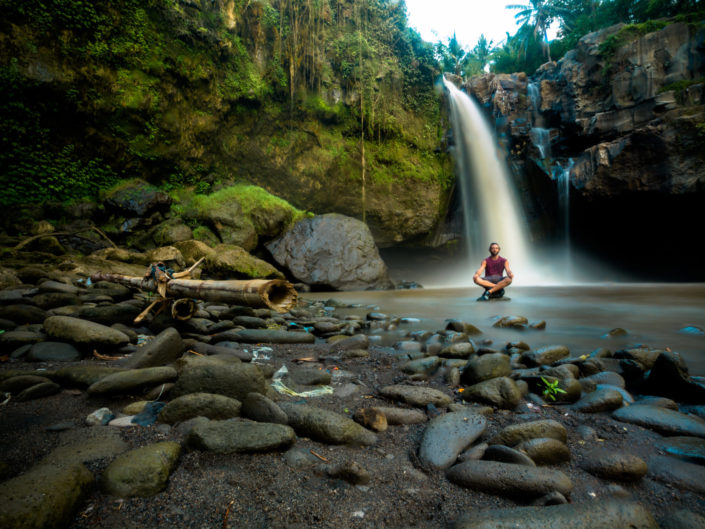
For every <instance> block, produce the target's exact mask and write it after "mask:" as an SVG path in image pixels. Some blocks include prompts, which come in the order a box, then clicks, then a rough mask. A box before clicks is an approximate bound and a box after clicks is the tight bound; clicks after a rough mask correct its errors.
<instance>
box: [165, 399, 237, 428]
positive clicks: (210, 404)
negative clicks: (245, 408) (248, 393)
mask: <svg viewBox="0 0 705 529" xmlns="http://www.w3.org/2000/svg"><path fill="white" fill-rule="evenodd" d="M241 407H242V404H241V403H240V401H239V400H235V399H231V398H230V397H225V396H223V395H214V394H212V393H190V394H188V395H183V396H181V397H177V398H175V399H174V400H172V401H171V402H169V403H168V404H167V405H166V406H164V408H163V409H162V410H161V412H160V413H159V417H158V419H159V421H160V422H163V423H166V424H174V423H177V422H182V421H186V420H188V419H192V418H194V417H207V418H208V419H230V418H232V417H239V416H240V409H241Z"/></svg>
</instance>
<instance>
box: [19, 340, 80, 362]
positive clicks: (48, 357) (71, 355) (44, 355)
mask: <svg viewBox="0 0 705 529" xmlns="http://www.w3.org/2000/svg"><path fill="white" fill-rule="evenodd" d="M82 356H83V355H81V353H80V352H79V351H78V349H76V348H75V347H74V346H73V345H71V344H68V343H62V342H41V343H35V344H34V345H33V346H32V347H31V348H30V349H29V351H27V355H26V356H25V359H26V360H27V361H29V362H76V361H77V360H80V359H81V358H82Z"/></svg>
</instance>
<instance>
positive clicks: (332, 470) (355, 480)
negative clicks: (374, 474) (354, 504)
mask: <svg viewBox="0 0 705 529" xmlns="http://www.w3.org/2000/svg"><path fill="white" fill-rule="evenodd" d="M326 474H328V476H330V477H332V478H336V479H342V480H344V481H347V482H348V483H351V484H352V485H367V484H368V483H369V482H370V473H369V472H368V471H367V470H365V469H364V468H363V467H362V466H361V465H360V464H359V463H357V462H355V461H345V462H343V463H338V464H333V465H328V466H327V467H326Z"/></svg>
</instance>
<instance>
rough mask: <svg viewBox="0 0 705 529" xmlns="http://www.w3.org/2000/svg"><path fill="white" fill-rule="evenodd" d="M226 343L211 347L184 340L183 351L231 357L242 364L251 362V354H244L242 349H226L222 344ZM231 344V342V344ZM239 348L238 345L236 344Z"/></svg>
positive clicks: (202, 343)
mask: <svg viewBox="0 0 705 529" xmlns="http://www.w3.org/2000/svg"><path fill="white" fill-rule="evenodd" d="M226 343H228V342H220V345H211V344H207V343H204V342H199V341H197V340H192V339H186V340H184V349H185V350H188V349H191V350H193V351H195V352H196V353H199V354H202V355H207V356H214V355H223V354H227V355H233V356H236V357H237V358H239V359H240V360H241V361H243V362H251V361H252V353H251V352H249V351H247V352H245V351H244V350H242V349H238V348H233V347H228V346H226V345H224V344H226ZM231 343H232V342H231ZM237 345H238V347H239V344H237Z"/></svg>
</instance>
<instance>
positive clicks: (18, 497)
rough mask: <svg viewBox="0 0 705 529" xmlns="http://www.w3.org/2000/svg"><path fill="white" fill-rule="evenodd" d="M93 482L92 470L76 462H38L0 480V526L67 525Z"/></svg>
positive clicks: (36, 526)
mask: <svg viewBox="0 0 705 529" xmlns="http://www.w3.org/2000/svg"><path fill="white" fill-rule="evenodd" d="M93 483H94V478H93V474H92V473H91V472H90V471H89V470H88V469H87V468H86V467H85V466H83V465H82V464H79V463H74V464H70V465H65V466H54V465H38V466H36V467H34V468H32V469H30V470H29V471H28V472H25V473H24V474H22V475H20V476H17V477H15V478H12V479H9V480H7V481H5V482H3V483H0V498H2V508H0V527H6V528H12V529H21V528H22V529H23V528H38V527H42V528H43V527H46V528H50V527H69V526H70V525H71V521H72V520H73V518H74V515H75V514H76V512H77V511H78V509H79V508H80V506H81V504H82V502H83V500H84V499H85V498H86V497H88V495H89V494H90V491H91V489H92V488H93Z"/></svg>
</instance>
